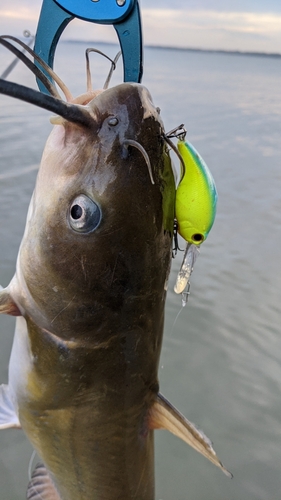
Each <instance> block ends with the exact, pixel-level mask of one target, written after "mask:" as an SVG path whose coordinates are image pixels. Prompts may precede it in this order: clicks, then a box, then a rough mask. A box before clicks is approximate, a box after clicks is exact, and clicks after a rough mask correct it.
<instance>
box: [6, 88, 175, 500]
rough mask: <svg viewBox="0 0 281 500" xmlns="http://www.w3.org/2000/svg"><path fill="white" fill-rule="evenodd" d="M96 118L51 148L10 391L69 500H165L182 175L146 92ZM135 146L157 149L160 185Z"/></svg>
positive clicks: (23, 257) (152, 153)
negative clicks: (170, 321)
mask: <svg viewBox="0 0 281 500" xmlns="http://www.w3.org/2000/svg"><path fill="white" fill-rule="evenodd" d="M88 109H89V113H90V114H91V116H92V119H93V125H92V127H91V129H83V128H81V127H80V126H77V125H73V124H71V123H68V122H67V123H64V124H63V125H56V126H55V127H54V130H53V131H52V133H51V135H50V137H49V139H48V141H47V144H46V147H45V150H44V153H43V158H42V162H41V166H40V169H39V174H38V178H37V182H36V187H35V191H34V194H33V197H32V200H31V203H30V207H29V211H28V216H27V224H26V229H25V233H24V236H23V240H22V243H21V247H20V250H19V255H18V261H17V270H16V274H15V277H14V278H13V280H12V282H11V283H10V285H9V286H8V287H7V288H6V289H5V290H4V291H2V300H1V295H0V308H1V305H2V312H9V307H10V313H12V314H21V316H22V317H19V319H18V320H17V328H16V334H15V340H14V345H13V350H12V355H11V361H10V369H9V393H10V398H11V402H12V404H13V405H14V407H15V411H16V414H17V415H18V418H19V422H20V425H21V426H22V428H23V430H24V431H25V433H26V434H27V436H28V438H29V439H30V441H31V443H32V444H33V446H34V448H35V450H36V451H37V452H38V454H39V456H40V458H41V459H42V460H43V462H44V464H45V466H46V469H47V471H48V474H49V476H50V478H51V481H52V483H53V484H54V485H55V489H56V491H57V492H58V495H59V498H60V499H61V500H90V499H96V498H103V499H106V500H113V499H114V500H116V499H117V498H120V499H121V498H122V500H125V499H132V498H134V499H143V500H144V499H145V500H150V499H151V500H153V498H154V465H153V462H154V458H153V431H152V430H151V429H149V427H148V410H149V409H150V408H151V407H152V405H153V403H154V402H155V400H156V397H157V394H158V377H157V371H158V363H159V356H160V350H161V343H162V334H163V322H164V305H165V296H166V289H167V279H168V274H169V268H170V259H171V241H172V233H173V218H174V196H175V185H174V177H173V173H172V169H171V163H170V158H169V156H168V153H167V148H166V146H165V144H164V141H163V139H162V135H163V124H162V121H161V119H160V117H159V114H158V112H157V110H156V108H155V107H154V105H153V104H152V101H151V97H150V94H149V92H148V91H147V90H146V89H145V88H144V87H142V86H141V85H138V84H122V85H119V86H117V87H114V88H113V89H109V90H106V91H104V92H103V93H101V94H99V95H98V96H97V97H96V98H95V99H94V100H93V101H92V102H90V103H89V105H88ZM126 139H134V140H136V141H138V142H139V143H141V145H142V146H143V147H144V148H145V150H146V152H147V153H148V155H149V157H150V161H151V164H152V166H153V177H154V182H155V184H154V185H153V184H152V183H151V180H150V177H149V174H148V171H147V165H146V163H145V161H144V159H143V157H142V155H141V154H140V153H139V152H138V151H136V150H135V149H133V148H132V150H130V151H128V149H126V150H124V148H123V147H122V143H123V141H124V140H126ZM81 212H82V217H81V218H79V214H80V213H81ZM83 218H84V219H83ZM17 309H18V313H17ZM30 494H31V493H30ZM34 494H36V492H35V493H34ZM30 498H31V497H30ZM32 498H33V497H32ZM36 498H37V497H36ZM43 498H44V497H43ZM46 498H47V497H46ZM38 499H39V497H38Z"/></svg>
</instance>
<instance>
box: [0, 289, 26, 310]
mask: <svg viewBox="0 0 281 500" xmlns="http://www.w3.org/2000/svg"><path fill="white" fill-rule="evenodd" d="M0 313H2V314H10V315H11V316H21V312H20V310H19V308H18V306H17V305H16V304H15V302H14V301H13V299H12V297H11V295H10V292H9V287H7V288H3V287H2V286H1V285H0Z"/></svg>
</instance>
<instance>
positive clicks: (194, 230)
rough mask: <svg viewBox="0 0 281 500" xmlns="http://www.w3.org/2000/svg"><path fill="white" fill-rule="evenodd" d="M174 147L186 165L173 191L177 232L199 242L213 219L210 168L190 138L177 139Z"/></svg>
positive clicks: (214, 188) (191, 240)
mask: <svg viewBox="0 0 281 500" xmlns="http://www.w3.org/2000/svg"><path fill="white" fill-rule="evenodd" d="M177 147H178V150H179V153H180V155H181V156H182V159H183V161H184V165H185V173H184V176H183V178H182V180H181V181H180V184H179V186H178V189H177V192H176V219H177V222H178V232H179V234H180V235H181V236H182V237H183V238H184V239H185V240H186V241H187V242H189V243H193V244H194V245H200V244H201V243H202V242H203V241H204V240H205V239H206V238H207V236H208V234H209V232H210V230H211V228H212V225H213V223H214V219H215V215H216V205H217V190H216V186H215V182H214V179H213V177H212V174H211V172H210V170H209V169H208V167H207V165H206V163H205V162H204V160H203V158H202V157H201V156H200V155H199V153H198V152H197V151H196V149H195V148H194V147H193V146H192V145H191V144H190V142H187V141H183V140H179V141H178V144H177Z"/></svg>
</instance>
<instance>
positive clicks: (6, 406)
mask: <svg viewBox="0 0 281 500" xmlns="http://www.w3.org/2000/svg"><path fill="white" fill-rule="evenodd" d="M12 427H14V428H16V429H20V428H21V425H20V423H19V419H18V416H17V414H16V411H15V407H14V404H13V401H12V399H11V396H10V392H9V386H8V385H5V384H2V385H0V429H10V428H12Z"/></svg>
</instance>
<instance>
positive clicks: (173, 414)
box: [148, 394, 232, 477]
mask: <svg viewBox="0 0 281 500" xmlns="http://www.w3.org/2000/svg"><path fill="white" fill-rule="evenodd" d="M148 426H149V428H150V429H166V430H167V431H170V432H172V434H175V436H177V437H179V438H180V439H182V440H183V441H185V442H186V443H187V444H189V445H190V446H192V448H194V449H195V450H196V451H198V452H199V453H201V454H202V455H204V457H206V458H208V459H209V460H210V461H211V462H212V463H213V464H215V465H216V466H217V467H219V468H220V469H221V470H222V471H223V472H224V473H225V474H226V475H227V476H228V477H232V474H231V472H229V471H228V470H227V469H226V468H225V467H224V466H223V464H222V463H221V462H220V460H219V459H218V457H217V455H216V452H215V450H214V449H213V447H212V443H211V441H210V440H209V439H208V438H207V436H205V434H204V432H202V431H200V430H199V429H197V427H196V426H195V425H194V424H192V422H190V421H189V420H187V418H185V417H184V416H183V415H182V414H181V413H180V412H179V411H178V410H177V409H176V408H175V407H174V406H173V405H172V404H171V403H170V402H169V401H168V400H167V399H166V398H164V396H162V394H158V395H157V399H156V401H155V403H154V404H153V406H152V407H151V408H150V410H149V417H148Z"/></svg>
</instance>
